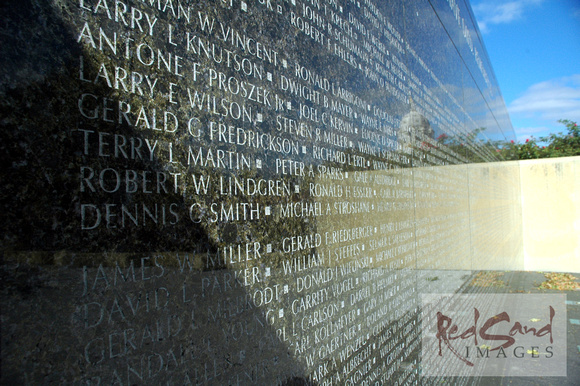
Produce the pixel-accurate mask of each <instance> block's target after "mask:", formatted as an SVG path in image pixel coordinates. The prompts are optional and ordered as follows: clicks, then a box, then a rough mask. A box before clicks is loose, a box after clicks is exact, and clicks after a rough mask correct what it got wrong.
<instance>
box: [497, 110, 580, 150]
mask: <svg viewBox="0 0 580 386" xmlns="http://www.w3.org/2000/svg"><path fill="white" fill-rule="evenodd" d="M558 122H560V123H561V124H563V125H564V126H566V130H567V133H565V134H564V133H562V132H559V133H558V134H550V135H548V136H547V137H540V139H539V142H540V143H547V145H544V146H540V145H538V141H537V140H536V139H535V138H534V137H531V138H530V139H526V141H525V142H524V143H519V142H515V141H511V143H510V144H508V146H507V147H506V148H504V149H502V150H503V151H504V152H505V154H506V155H507V154H509V153H512V154H513V158H511V157H506V158H508V159H510V158H511V159H536V158H556V157H570V156H575V155H580V127H578V125H577V124H576V122H573V121H570V120H568V119H561V120H559V121H558Z"/></svg>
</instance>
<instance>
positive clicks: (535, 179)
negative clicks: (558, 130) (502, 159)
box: [519, 157, 580, 272]
mask: <svg viewBox="0 0 580 386" xmlns="http://www.w3.org/2000/svg"><path fill="white" fill-rule="evenodd" d="M519 165H520V173H521V189H522V194H521V199H522V218H523V235H524V260H525V263H524V268H525V270H526V271H551V272H554V271H557V272H580V157H566V158H554V159H542V160H526V161H519Z"/></svg>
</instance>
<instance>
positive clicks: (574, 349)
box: [475, 272, 580, 386]
mask: <svg viewBox="0 0 580 386" xmlns="http://www.w3.org/2000/svg"><path fill="white" fill-rule="evenodd" d="M502 273H503V274H502V275H501V276H499V277H498V280H501V281H503V283H504V285H503V286H497V287H494V288H493V290H492V291H491V292H502V293H565V294H566V296H567V301H566V310H567V316H566V319H567V337H568V339H567V352H568V355H567V376H566V377H504V378H499V377H482V378H481V379H479V380H477V381H476V382H475V383H476V384H478V385H486V386H487V385H490V386H491V385H574V386H578V385H580V291H578V290H572V291H558V290H544V289H539V288H538V287H539V285H540V284H541V283H542V282H543V281H545V280H546V278H545V276H544V274H543V273H540V272H502ZM573 275H574V276H575V277H577V278H578V280H577V281H578V282H580V273H575V274H574V273H573Z"/></svg>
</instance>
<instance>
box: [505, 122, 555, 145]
mask: <svg viewBox="0 0 580 386" xmlns="http://www.w3.org/2000/svg"><path fill="white" fill-rule="evenodd" d="M514 130H515V132H516V136H517V140H518V141H519V142H525V141H526V139H530V138H532V137H534V138H536V140H537V139H538V138H540V137H545V136H547V135H548V134H549V133H551V132H553V128H552V127H548V126H538V127H516V128H515V129H514Z"/></svg>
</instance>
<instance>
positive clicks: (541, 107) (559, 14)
mask: <svg viewBox="0 0 580 386" xmlns="http://www.w3.org/2000/svg"><path fill="white" fill-rule="evenodd" d="M471 6H472V8H473V12H474V14H475V17H476V19H477V21H478V24H479V29H480V31H481V33H482V37H483V40H484V43H485V46H486V48H487V52H488V55H489V57H490V60H491V63H492V66H493V69H494V72H495V75H496V78H497V80H498V83H499V86H500V89H501V92H502V94H503V98H504V100H505V103H506V106H507V108H508V111H509V114H510V118H511V121H512V125H513V127H514V130H515V132H516V135H517V138H518V140H520V141H525V140H526V138H530V136H534V137H536V138H539V137H541V136H545V135H547V134H549V133H557V132H560V131H562V132H565V130H566V129H565V127H564V126H563V125H562V124H560V123H558V122H557V121H558V119H570V120H573V121H575V122H578V123H579V124H580V0H513V1H509V0H507V1H506V0H472V1H471Z"/></svg>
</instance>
